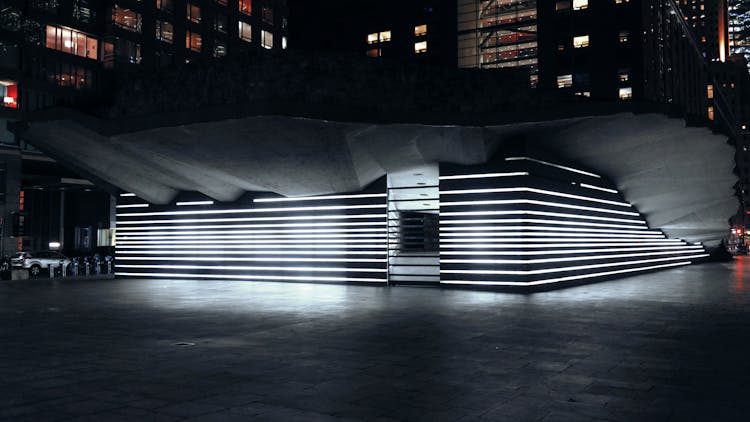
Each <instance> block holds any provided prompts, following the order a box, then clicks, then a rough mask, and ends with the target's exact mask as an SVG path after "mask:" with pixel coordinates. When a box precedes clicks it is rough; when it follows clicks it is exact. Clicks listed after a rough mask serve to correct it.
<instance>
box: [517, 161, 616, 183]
mask: <svg viewBox="0 0 750 422" xmlns="http://www.w3.org/2000/svg"><path fill="white" fill-rule="evenodd" d="M518 160H527V161H531V162H534V163H539V164H544V165H548V166H550V167H556V168H559V169H563V170H567V171H572V172H573V173H579V174H585V175H586V176H591V177H596V178H599V179H601V176H599V175H598V174H594V173H589V172H587V171H583V170H578V169H574V168H572V167H567V166H561V165H560V164H555V163H550V162H548V161H542V160H537V159H536V158H529V157H508V158H506V159H505V161H518Z"/></svg>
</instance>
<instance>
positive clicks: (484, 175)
mask: <svg viewBox="0 0 750 422" xmlns="http://www.w3.org/2000/svg"><path fill="white" fill-rule="evenodd" d="M528 175H529V173H528V172H525V171H516V172H510V173H482V174H461V175H456V176H440V178H439V179H440V180H464V179H488V178H494V177H515V176H528Z"/></svg>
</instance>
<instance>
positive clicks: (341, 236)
mask: <svg viewBox="0 0 750 422" xmlns="http://www.w3.org/2000/svg"><path fill="white" fill-rule="evenodd" d="M384 235H385V232H383V233H373V234H368V233H364V234H363V233H339V234H335V233H334V234H269V235H213V236H177V235H175V236H122V235H120V236H117V241H118V242H119V241H130V240H145V241H157V240H232V239H235V240H256V239H278V240H284V239H316V240H317V239H355V238H356V239H368V238H373V239H381V238H383V237H384Z"/></svg>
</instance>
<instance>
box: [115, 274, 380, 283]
mask: <svg viewBox="0 0 750 422" xmlns="http://www.w3.org/2000/svg"><path fill="white" fill-rule="evenodd" d="M115 275H116V276H122V277H162V278H187V279H195V278H208V279H214V280H221V279H228V280H266V281H358V282H367V283H370V282H377V283H385V282H386V279H385V278H357V277H308V276H302V277H300V276H274V275H232V274H224V275H213V274H184V273H183V274H180V273H131V272H116V273H115Z"/></svg>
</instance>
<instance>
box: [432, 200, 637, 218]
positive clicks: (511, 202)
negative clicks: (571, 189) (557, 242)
mask: <svg viewBox="0 0 750 422" xmlns="http://www.w3.org/2000/svg"><path fill="white" fill-rule="evenodd" d="M516 204H526V205H540V206H544V207H554V208H568V209H574V210H583V211H593V212H600V213H604V214H619V215H632V216H634V217H640V214H638V213H637V212H632V211H619V210H610V209H607V208H596V207H585V206H582V205H570V204H562V203H558V202H547V201H537V200H535V199H498V200H488V201H457V202H440V206H441V207H459V206H467V205H472V206H476V205H516Z"/></svg>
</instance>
